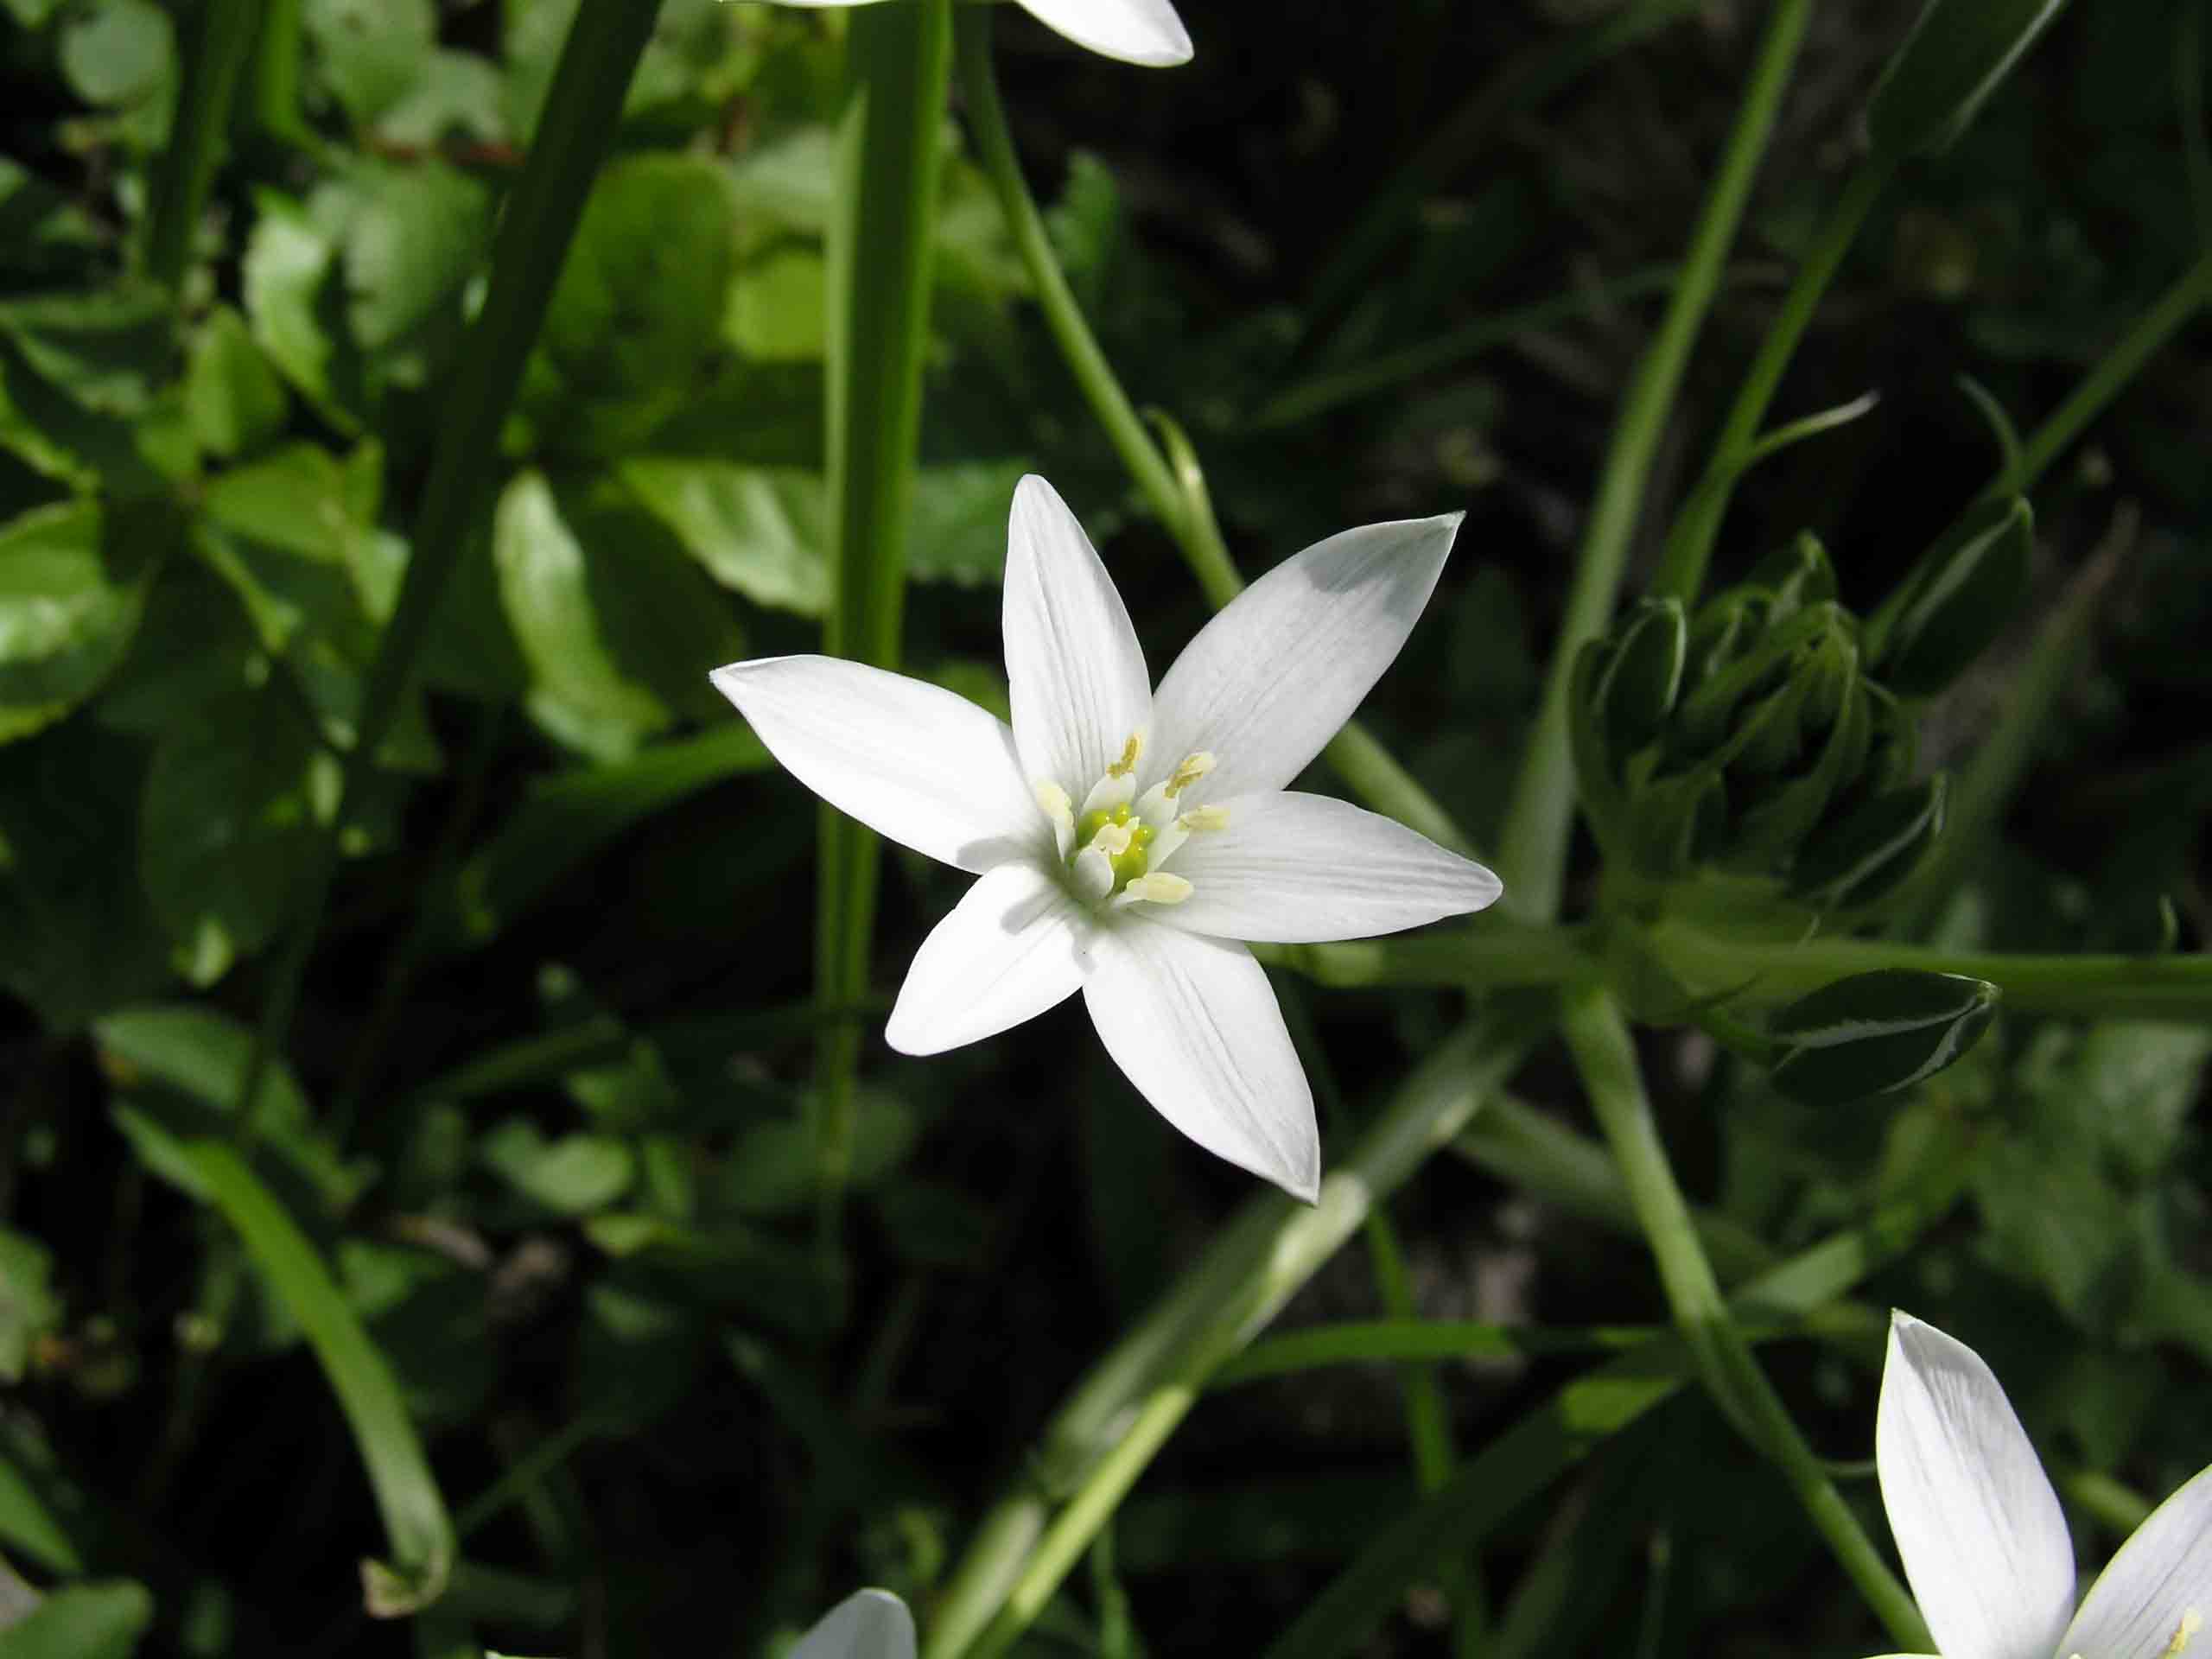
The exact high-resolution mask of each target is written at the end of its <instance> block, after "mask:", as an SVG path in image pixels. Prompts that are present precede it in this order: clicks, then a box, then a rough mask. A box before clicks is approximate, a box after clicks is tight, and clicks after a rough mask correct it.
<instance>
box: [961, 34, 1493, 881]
mask: <svg viewBox="0 0 2212 1659" xmlns="http://www.w3.org/2000/svg"><path fill="white" fill-rule="evenodd" d="M990 29H991V9H990V8H989V7H988V6H965V7H963V8H962V10H961V14H960V27H959V31H958V33H959V74H960V92H961V98H962V102H963V105H964V106H965V107H966V110H967V112H968V120H969V129H970V130H971V131H972V132H973V133H974V135H975V141H976V155H977V156H978V157H979V158H980V159H981V161H982V164H983V170H984V172H985V173H986V174H987V175H988V177H989V179H990V181H991V187H992V188H993V189H994V190H995V191H996V192H997V194H998V199H999V208H1000V211H1001V213H1003V214H1004V215H1005V218H1006V223H1007V231H1008V232H1009V233H1010V234H1011V235H1012V237H1013V238H1014V247H1015V249H1016V251H1018V252H1020V256H1021V259H1022V263H1023V264H1025V265H1026V266H1027V267H1028V270H1029V276H1030V280H1031V281H1032V282H1033V283H1035V285H1036V289H1037V303H1038V306H1039V308H1040V309H1041V310H1042V311H1043V313H1044V315H1045V325H1046V327H1047V328H1048V329H1050V330H1051V331H1052V339H1053V340H1054V342H1055V343H1056V344H1058V346H1059V348H1060V355H1061V356H1062V358H1064V359H1065V360H1066V363H1067V365H1068V372H1070V373H1071V374H1072V375H1073V376H1074V377H1075V381H1076V385H1077V388H1078V389H1079V390H1080V391H1082V393H1083V396H1084V401H1085V402H1087V403H1088V404H1090V411H1091V413H1092V415H1093V416H1096V419H1097V422H1098V424H1099V426H1100V428H1101V429H1103V431H1104V433H1105V435H1106V441H1107V442H1109V443H1110V444H1111V445H1112V446H1113V448H1114V453H1115V454H1117V455H1119V456H1120V457H1121V459H1122V466H1123V467H1127V468H1128V474H1129V477H1130V479H1131V480H1133V481H1134V482H1135V485H1136V486H1137V488H1138V490H1139V491H1140V492H1141V493H1142V494H1143V495H1144V498H1145V499H1146V500H1147V502H1148V503H1150V505H1151V506H1152V510H1153V512H1155V513H1156V514H1158V515H1159V518H1160V523H1161V524H1163V525H1164V526H1165V527H1166V531H1167V533H1168V534H1169V535H1170V536H1171V537H1173V538H1174V541H1175V545H1176V546H1177V548H1179V550H1181V552H1182V555H1183V559H1184V562H1185V563H1186V564H1188V565H1189V566H1190V568H1191V574H1192V575H1194V576H1196V577H1197V578H1198V587H1199V588H1200V589H1201V590H1202V591H1204V593H1205V596H1206V599H1207V600H1208V601H1209V602H1210V603H1211V604H1212V605H1213V606H1214V607H1215V608H1216V609H1219V608H1220V607H1222V606H1224V605H1226V604H1228V603H1229V601H1230V600H1232V599H1234V598H1236V595H1237V594H1240V593H1242V592H1243V590H1244V581H1243V577H1242V576H1240V575H1237V573H1236V562H1235V561H1234V560H1233V559H1231V558H1230V555H1229V547H1228V544H1227V543H1226V542H1224V540H1223V538H1222V534H1221V527H1220V525H1219V524H1217V523H1216V522H1215V519H1214V516H1213V510H1212V507H1211V505H1209V504H1208V502H1207V501H1206V499H1205V481H1204V479H1203V477H1202V476H1201V475H1200V474H1198V463H1197V459H1196V457H1195V456H1194V455H1192V453H1191V451H1190V448H1189V445H1188V444H1187V443H1185V442H1183V441H1182V439H1181V435H1180V434H1179V433H1175V432H1174V431H1173V429H1172V428H1170V429H1169V430H1170V436H1169V448H1170V449H1171V450H1172V451H1173V454H1174V460H1173V461H1172V462H1171V460H1170V457H1169V454H1166V453H1163V451H1162V450H1161V448H1160V446H1159V445H1157V444H1155V443H1154V442H1153V439H1152V435H1151V434H1150V433H1149V432H1147V430H1146V429H1145V423H1144V418H1143V417H1142V416H1141V415H1139V414H1138V413H1137V409H1136V405H1135V404H1133V403H1131V402H1130V401H1129V396H1128V392H1126V391H1123V390H1122V383H1121V382H1120V380H1118V379H1117V378H1116V377H1115V374H1114V368H1113V365H1111V364H1110V363H1109V362H1108V361H1107V360H1106V353H1104V352H1103V351H1102V350H1100V349H1099V346H1098V340H1097V337H1096V335H1095V334H1092V333H1091V332H1090V323H1089V322H1087V321H1085V320H1084V315H1083V309H1082V308H1081V307H1080V306H1079V305H1078V304H1077V302H1076V297H1075V292H1074V290H1073V289H1071V288H1070V287H1069V286H1068V281H1067V277H1065V275H1064V274H1063V273H1062V271H1061V270H1060V262H1059V259H1058V256H1057V255H1056V254H1054V252H1053V251H1052V235H1051V233H1050V232H1048V231H1046V228H1045V220H1044V216H1043V215H1042V214H1040V213H1039V212H1038V211H1037V203H1036V201H1035V200H1034V199H1033V197H1032V196H1031V195H1030V194H1029V186H1028V183H1027V181H1025V180H1024V179H1023V178H1022V176H1021V162H1020V157H1019V156H1016V155H1015V154H1014V137H1013V134H1012V133H1011V132H1010V131H1009V130H1007V119H1006V105H1005V103H1004V101H1003V100H1002V99H1001V98H1000V97H999V87H998V78H997V76H996V74H995V73H994V72H993V70H992V67H991V35H990ZM1324 753H1325V757H1326V759H1327V760H1328V762H1329V764H1330V765H1331V766H1332V767H1334V768H1335V770H1336V772H1337V775H1338V777H1340V778H1342V779H1344V782H1345V783H1346V785H1349V786H1350V787H1351V791H1352V792H1353V793H1354V794H1356V795H1357V796H1358V797H1359V798H1361V799H1362V800H1363V801H1365V802H1366V803H1367V804H1368V805H1370V806H1371V807H1373V808H1374V809H1375V810H1376V811H1378V812H1383V813H1386V814H1388V815H1389V817H1394V818H1395V819H1397V820H1398V821H1399V822H1400V823H1404V824H1408V825H1410V826H1411V827H1412V828H1414V829H1418V830H1420V831H1421V833H1422V834H1423V835H1425V836H1427V837H1428V838H1429V839H1430V840H1432V841H1434V842H1439V843H1440V844H1441V845H1444V846H1446V847H1450V848H1452V849H1454V850H1456V851H1459V852H1466V851H1469V850H1470V843H1469V842H1468V840H1467V837H1466V836H1465V834H1464V833H1463V832H1462V831H1461V830H1460V829H1459V826H1458V825H1457V824H1455V823H1453V822H1452V817H1451V814H1449V813H1448V812H1446V811H1445V810H1444V809H1443V808H1442V807H1441V806H1440V805H1439V804H1437V803H1436V800H1435V798H1433V796H1431V795H1430V794H1429V793H1428V791H1426V790H1425V789H1423V788H1422V787H1421V785H1420V783H1419V782H1417V781H1416V780H1415V779H1414V777H1413V775H1412V774H1411V773H1410V772H1407V771H1406V770H1405V768H1404V767H1402V766H1400V765H1399V764H1398V763H1397V761H1396V760H1394V759H1392V758H1391V756H1390V754H1389V751H1388V750H1386V749H1385V748H1384V747H1383V746H1382V744H1380V743H1378V742H1377V741H1376V740H1375V739H1374V738H1373V737H1372V736H1370V734H1368V732H1367V731H1366V729H1365V728H1363V727H1362V726H1361V725H1359V723H1358V722H1357V721H1353V722H1352V723H1351V724H1349V725H1347V726H1346V727H1345V728H1344V730H1343V731H1341V732H1339V733H1338V734H1337V736H1336V737H1335V738H1334V740H1332V741H1331V743H1330V744H1329V747H1328V748H1327V749H1326V750H1325V751H1324Z"/></svg>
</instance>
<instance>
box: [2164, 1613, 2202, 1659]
mask: <svg viewBox="0 0 2212 1659" xmlns="http://www.w3.org/2000/svg"><path fill="white" fill-rule="evenodd" d="M2203 1628H2204V1615H2203V1614H2202V1613H2200V1612H2198V1611H2196V1608H2194V1607H2191V1608H2190V1610H2189V1611H2186V1612H2184V1613H2183V1615H2182V1616H2181V1623H2180V1624H2177V1625H2175V1626H2174V1633H2173V1637H2172V1639H2171V1641H2169V1642H2168V1643H2166V1659H2173V1656H2174V1655H2175V1654H2177V1653H2179V1652H2180V1651H2181V1650H2182V1649H2183V1648H2185V1647H2187V1646H2188V1645H2189V1638H2190V1637H2192V1636H2195V1635H2196V1633H2197V1632H2198V1631H2199V1630H2202V1629H2203Z"/></svg>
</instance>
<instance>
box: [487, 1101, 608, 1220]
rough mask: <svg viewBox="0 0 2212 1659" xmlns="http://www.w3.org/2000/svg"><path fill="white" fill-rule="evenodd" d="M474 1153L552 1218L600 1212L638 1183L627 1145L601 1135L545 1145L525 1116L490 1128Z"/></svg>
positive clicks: (541, 1135)
mask: <svg viewBox="0 0 2212 1659" xmlns="http://www.w3.org/2000/svg"><path fill="white" fill-rule="evenodd" d="M478 1151H479V1155H480V1157H481V1158H482V1159H483V1160H484V1162H485V1164H486V1166H488V1167H489V1168H491V1169H492V1170H493V1172H494V1173H496V1174H498V1175H499V1177H500V1178H501V1179H504V1180H505V1182H506V1183H507V1184H508V1185H510V1186H512V1187H513V1188H514V1189H515V1191H516V1192H519V1193H521V1194H522V1195H523V1196H524V1198H529V1199H530V1200H531V1201H532V1202H533V1203H536V1204H539V1205H543V1206H544V1207H545V1208H546V1209H548V1210H550V1211H553V1212H554V1213H555V1214H556V1215H563V1216H584V1215H590V1214H593V1213H594V1212H595V1211H601V1210H604V1209H606V1208H607V1205H610V1204H613V1202H614V1201H615V1200H616V1199H617V1198H620V1197H621V1196H622V1195H623V1193H625V1192H628V1191H629V1189H630V1184H631V1183H632V1181H633V1180H635V1179H637V1173H638V1166H637V1159H636V1157H635V1155H634V1154H632V1152H631V1150H630V1147H629V1143H628V1142H627V1141H618V1140H615V1139H614V1138H613V1137H612V1136H610V1135H563V1136H561V1137H560V1138H559V1139H558V1140H556V1141H548V1140H547V1139H546V1138H545V1136H544V1135H543V1134H542V1133H541V1132H540V1131H539V1129H538V1128H537V1125H536V1124H534V1123H531V1122H529V1121H528V1120H526V1119H524V1118H509V1119H508V1120H507V1121H506V1122H504V1123H501V1124H500V1125H499V1126H498V1127H497V1128H494V1129H493V1130H492V1131H491V1132H490V1133H489V1134H487V1135H485V1136H484V1138H483V1140H482V1141H480V1143H479V1148H478Z"/></svg>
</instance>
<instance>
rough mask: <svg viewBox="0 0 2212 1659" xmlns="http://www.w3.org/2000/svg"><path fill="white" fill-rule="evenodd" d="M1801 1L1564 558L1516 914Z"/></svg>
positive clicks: (1557, 874) (1538, 916) (1746, 105)
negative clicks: (1586, 658)
mask: <svg viewBox="0 0 2212 1659" xmlns="http://www.w3.org/2000/svg"><path fill="white" fill-rule="evenodd" d="M1811 11H1812V4H1811V0H1775V4H1774V6H1773V9H1772V10H1770V12H1769V14H1768V16H1767V25H1766V32H1765V34H1764V35H1763V36H1762V37H1761V39H1760V41H1759V47H1758V56H1757V58H1756V59H1755V60H1753V62H1752V66H1751V79H1750V82H1749V83H1748V84H1747V85H1746V86H1745V92H1744V101H1743V104H1742V105H1741V107H1740V108H1739V109H1738V111H1737V114H1736V124H1735V127H1734V129H1733V130H1732V131H1731V132H1730V134H1729V137H1728V147H1727V149H1726V151H1725V152H1724V153H1723V155H1722V156H1721V159H1720V168H1719V172H1718V173H1716V174H1715V175H1714V176H1713V186H1712V188H1711V190H1710V192H1709V193H1708V194H1707V196H1706V200H1705V206H1704V208H1703V210H1702V211H1701V212H1700V213H1699V215H1698V222H1697V227H1696V229H1695V231H1694V232H1692V234H1691V238H1690V245H1689V249H1688V251H1687V252H1686V253H1685V254H1684V255H1683V257H1682V264H1681V280H1680V282H1679V283H1677V284H1676V286H1675V290H1674V295H1673V297H1672V298H1671V299H1670V300H1669V302H1668V306H1667V312H1666V315H1665V317H1664V318H1663V319H1662V321H1661V322H1660V325H1659V332H1658V334H1656V336H1655V337H1654V338H1653V340H1652V342H1651V346H1650V349H1649V351H1647V352H1646V353H1644V355H1643V361H1642V362H1641V363H1639V364H1638V365H1637V370H1636V375H1635V378H1633V379H1632V380H1631V381H1630V384H1629V389H1628V393H1627V395H1626V397H1624V399H1623V400H1622V403H1621V412H1620V418H1619V420H1618V423H1617V424H1616V425H1615V427H1614V429H1613V437H1612V444H1611V448H1610V449H1609V450H1608V452H1607V454H1606V456H1605V472H1604V474H1603V475H1602V476H1601V477H1600V478H1599V482H1598V493H1597V496H1596V499H1594V500H1593V501H1592V504H1591V507H1590V518H1589V523H1588V524H1587V526H1586V528H1585V530H1584V531H1583V537H1582V548H1581V551H1580V555H1579V556H1577V558H1576V561H1575V569H1574V580H1573V585H1572V586H1571V587H1570V588H1569V589H1568V592H1567V616H1566V620H1565V622H1564V623H1563V624H1562V626H1561V627H1560V636H1559V641H1558V643H1557V645H1554V648H1553V654H1552V661H1551V666H1550V668H1549V670H1548V671H1547V673H1546V676H1545V680H1544V698H1543V704H1542V707H1541V711H1540V712H1539V713H1538V715H1537V716H1536V723H1535V728H1533V729H1532V730H1531V731H1530V733H1529V746H1528V749H1527V752H1526V753H1525V755H1524V757H1523V759H1522V763H1521V771H1520V774H1519V776H1518V777H1517V778H1516V779H1515V780H1514V789H1513V794H1512V797H1511V798H1510V801H1509V802H1508V804H1507V806H1506V812H1505V827H1504V830H1503V835H1502V837H1501V840H1500V844H1499V847H1498V864H1499V874H1502V875H1503V877H1504V878H1505V897H1504V899H1503V901H1502V902H1503V904H1504V905H1505V906H1507V907H1508V908H1509V910H1510V913H1512V914H1514V915H1516V916H1518V917H1520V918H1522V919H1523V920H1526V921H1532V922H1548V921H1550V920H1551V919H1552V918H1554V917H1555V916H1557V915H1558V914H1559V907H1560V889H1561V887H1562V884H1563V881H1564V878H1565V874H1566V869H1567V837H1568V831H1569V829H1571V827H1572V821H1573V813H1574V771H1573V763H1572V762H1571V760H1569V758H1568V755H1567V684H1568V680H1569V677H1570V676H1571V675H1572V673H1573V667H1574V658H1575V654H1576V653H1577V652H1580V650H1581V649H1582V647H1583V645H1585V644H1586V642H1588V641H1589V640H1591V639H1596V638H1597V637H1598V636H1599V634H1600V633H1602V632H1605V626H1606V625H1607V623H1608V622H1609V621H1610V620H1611V617H1612V613H1613V601H1614V596H1615V592H1616V590H1617V589H1618V588H1619V587H1620V582H1621V573H1622V571H1623V569H1624V568H1625V566H1626V564H1627V563H1628V551H1629V541H1630V537H1631V536H1632V534H1633V533H1634V531H1635V529H1636V520H1637V510H1638V508H1639V507H1640V506H1641V505H1642V503H1643V490H1644V485H1645V482H1646V481H1647V480H1648V479H1649V475H1650V472H1651V463H1652V458H1653V456H1654V455H1655V454H1656V452H1657V450H1658V447H1659V438H1660V434H1661V432H1662V429H1663V428H1664V427H1665V425H1666V423H1667V416H1668V414H1669V410H1671V409H1672V407H1673V405H1674V401H1675V391H1676V390H1677V389H1678V388H1679V387H1680V386H1681V379H1682V372H1683V369H1684V368H1685V367H1686V366H1687V365H1688V361H1689V353H1690V347H1691V346H1693V345H1694V343H1695V342H1696V340H1697V334H1698V329H1699V327H1700V326H1701V325H1702V323H1703V322H1704V321H1705V315H1706V313H1707V311H1708V310H1709V309H1710V308H1712V304H1713V295H1714V294H1715V293H1716V292H1717V291H1718V289H1719V285H1720V275H1721V268H1722V263H1723V261H1724V260H1726V257H1727V254H1728V247H1729V245H1730V244H1731V243H1732V242H1733V241H1734V240H1735V238H1736V227H1737V226H1738V223H1739V222H1740V221H1741V219H1743V215H1744V204H1745V201H1746V200H1748V198H1749V197H1750V194H1751V180H1752V177H1753V175H1755V174H1756V173H1757V172H1758V164H1759V158H1760V157H1761V156H1763V155H1764V153H1765V150H1766V143H1767V137H1768V135H1769V134H1770V133H1771V132H1772V130H1773V129H1774V118H1775V112H1776V111H1777V108H1779V106H1780V105H1781V102H1782V93H1783V88H1784V87H1785V86H1787V85H1788V84H1789V71H1790V67H1791V66H1792V65H1793V64H1794V63H1795V62H1796V58H1797V48H1798V46H1799V45H1800V44H1801V43H1802V41H1803V40H1804V37H1805V25H1806V22H1807V20H1808V17H1809V16H1810V15H1811Z"/></svg>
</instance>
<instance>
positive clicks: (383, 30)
mask: <svg viewBox="0 0 2212 1659" xmlns="http://www.w3.org/2000/svg"><path fill="white" fill-rule="evenodd" d="M300 26H301V28H302V29H303V30H304V31H305V32H306V35H307V38H308V41H310V42H311V43H312V44H313V45H314V47H315V54H316V62H317V66H318V67H319V69H320V70H321V75H322V78H323V79H324V80H325V81H326V82H327V83H328V85H329V86H330V89H331V91H333V92H335V93H336V94H337V95H338V101H339V102H340V104H341V105H344V106H345V109H346V114H347V115H349V116H351V117H352V118H353V121H354V123H355V124H357V125H363V126H365V125H367V124H369V123H371V122H372V121H374V120H375V119H376V118H377V117H378V115H379V114H381V113H382V112H383V111H385V110H386V109H388V108H389V107H390V106H391V105H392V104H394V103H396V102H397V101H398V99H401V98H403V97H404V96H405V95H406V93H407V92H408V90H409V89H410V87H412V86H414V85H416V82H417V80H418V79H420V77H421V75H422V73H423V67H424V66H425V64H426V63H427V62H428V60H429V55H430V48H431V47H432V46H433V45H434V44H435V42H436V40H437V14H436V12H435V10H434V9H433V8H432V5H431V0H302V5H301V9H300Z"/></svg>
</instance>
